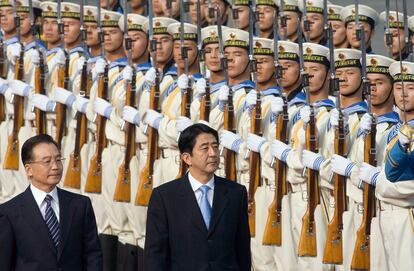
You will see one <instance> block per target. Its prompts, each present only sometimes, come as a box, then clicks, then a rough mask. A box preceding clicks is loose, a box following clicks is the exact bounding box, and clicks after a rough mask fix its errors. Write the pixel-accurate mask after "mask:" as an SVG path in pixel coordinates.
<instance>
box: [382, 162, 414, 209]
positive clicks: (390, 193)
mask: <svg viewBox="0 0 414 271" xmlns="http://www.w3.org/2000/svg"><path fill="white" fill-rule="evenodd" d="M375 195H376V197H377V198H378V199H379V200H381V201H385V202H387V203H391V204H394V205H397V206H400V207H410V206H414V196H413V195H414V179H411V180H409V181H405V182H390V181H389V180H388V179H387V177H386V175H385V172H384V170H382V171H381V173H380V174H379V175H378V178H377V185H376V188H375Z"/></svg>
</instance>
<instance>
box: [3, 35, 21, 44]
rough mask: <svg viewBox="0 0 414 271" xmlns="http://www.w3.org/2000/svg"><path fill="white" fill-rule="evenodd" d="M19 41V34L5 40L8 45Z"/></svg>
mask: <svg viewBox="0 0 414 271" xmlns="http://www.w3.org/2000/svg"><path fill="white" fill-rule="evenodd" d="M18 41H19V39H18V38H17V36H14V37H11V38H10V39H8V40H5V41H4V44H6V45H10V44H13V43H16V42H18Z"/></svg>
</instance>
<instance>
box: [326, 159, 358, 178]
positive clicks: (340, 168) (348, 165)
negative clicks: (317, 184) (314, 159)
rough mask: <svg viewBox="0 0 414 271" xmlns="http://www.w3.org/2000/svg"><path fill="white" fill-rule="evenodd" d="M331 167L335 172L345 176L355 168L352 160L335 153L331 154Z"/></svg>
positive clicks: (349, 174)
mask: <svg viewBox="0 0 414 271" xmlns="http://www.w3.org/2000/svg"><path fill="white" fill-rule="evenodd" d="M331 168H332V171H333V172H335V173H336V174H339V175H342V176H346V177H349V176H351V173H352V171H354V170H355V169H356V167H355V163H354V162H352V161H351V160H349V159H347V158H345V157H343V156H340V155H337V154H334V155H332V158H331Z"/></svg>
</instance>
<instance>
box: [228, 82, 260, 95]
mask: <svg viewBox="0 0 414 271" xmlns="http://www.w3.org/2000/svg"><path fill="white" fill-rule="evenodd" d="M254 87H255V86H254V83H253V82H252V81H250V80H246V81H243V82H240V83H238V84H236V85H233V86H230V88H231V90H232V91H233V92H235V91H237V90H239V89H242V88H247V89H254Z"/></svg>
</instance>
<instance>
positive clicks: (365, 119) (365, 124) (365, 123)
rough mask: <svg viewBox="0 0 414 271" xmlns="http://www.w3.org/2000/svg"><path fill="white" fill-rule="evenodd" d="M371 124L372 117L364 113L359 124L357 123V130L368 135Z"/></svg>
mask: <svg viewBox="0 0 414 271" xmlns="http://www.w3.org/2000/svg"><path fill="white" fill-rule="evenodd" d="M371 124H372V117H371V114H369V113H365V114H364V115H363V116H362V118H361V120H360V122H359V128H361V129H362V130H364V131H365V132H367V133H369V132H371Z"/></svg>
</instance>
